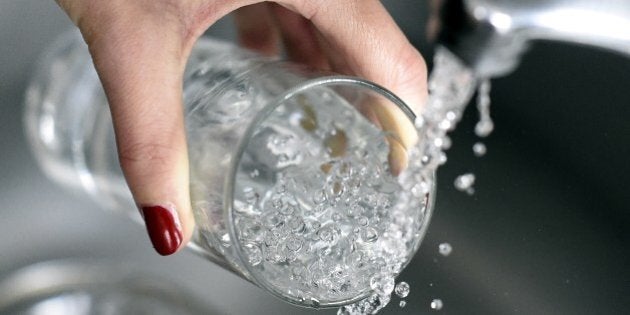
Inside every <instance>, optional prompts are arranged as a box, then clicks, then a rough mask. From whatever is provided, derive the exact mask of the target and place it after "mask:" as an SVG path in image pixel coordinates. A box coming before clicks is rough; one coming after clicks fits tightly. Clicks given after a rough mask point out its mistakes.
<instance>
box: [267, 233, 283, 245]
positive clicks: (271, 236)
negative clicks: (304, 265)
mask: <svg viewBox="0 0 630 315" xmlns="http://www.w3.org/2000/svg"><path fill="white" fill-rule="evenodd" d="M279 239H280V233H278V232H277V231H267V233H265V238H264V242H265V245H267V246H275V245H276V244H278V240H279Z"/></svg>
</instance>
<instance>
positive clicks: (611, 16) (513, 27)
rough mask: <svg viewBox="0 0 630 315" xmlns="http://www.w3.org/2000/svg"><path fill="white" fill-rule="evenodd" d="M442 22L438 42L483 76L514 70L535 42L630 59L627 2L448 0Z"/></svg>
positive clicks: (602, 0)
mask: <svg viewBox="0 0 630 315" xmlns="http://www.w3.org/2000/svg"><path fill="white" fill-rule="evenodd" d="M440 21H441V24H442V28H441V32H440V35H439V42H440V43H441V44H442V45H444V46H446V47H447V48H448V49H449V50H451V51H452V52H453V53H454V54H456V55H457V56H459V57H460V58H461V59H462V60H463V61H464V62H465V63H467V64H468V66H470V67H471V68H472V69H473V70H474V71H475V73H476V75H477V76H480V77H496V76H501V75H505V74H507V73H509V72H511V71H512V70H513V69H514V68H515V67H516V66H517V65H518V62H519V60H520V56H521V54H522V53H523V52H524V51H525V50H526V48H527V46H528V43H529V42H531V41H532V40H537V39H542V40H556V41H564V42H572V43H578V44H585V45H590V46H597V47H601V48H605V49H608V50H612V51H617V52H620V53H622V54H625V55H627V56H628V57H630V1H628V0H520V1H514V0H445V2H444V4H443V6H442V7H441V10H440Z"/></svg>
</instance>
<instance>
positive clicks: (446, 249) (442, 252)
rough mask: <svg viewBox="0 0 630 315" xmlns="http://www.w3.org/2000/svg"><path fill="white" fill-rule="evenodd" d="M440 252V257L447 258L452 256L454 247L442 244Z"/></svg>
mask: <svg viewBox="0 0 630 315" xmlns="http://www.w3.org/2000/svg"><path fill="white" fill-rule="evenodd" d="M438 251H439V252H440V255H442V256H444V257H446V256H448V255H450V254H451V252H452V251H453V247H452V246H451V244H449V243H442V244H440V245H439V246H438Z"/></svg>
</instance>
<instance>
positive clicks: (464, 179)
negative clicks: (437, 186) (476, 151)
mask: <svg viewBox="0 0 630 315" xmlns="http://www.w3.org/2000/svg"><path fill="white" fill-rule="evenodd" d="M474 184H475V174H473V173H466V174H463V175H459V176H457V178H456V179H455V183H454V185H455V188H456V189H457V190H459V191H465V192H467V193H468V194H469V195H472V194H473V193H474V192H475V189H474V188H473V185H474Z"/></svg>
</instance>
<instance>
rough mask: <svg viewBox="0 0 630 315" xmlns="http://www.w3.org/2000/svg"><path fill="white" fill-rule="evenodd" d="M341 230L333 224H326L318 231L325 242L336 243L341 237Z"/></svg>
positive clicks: (318, 234)
mask: <svg viewBox="0 0 630 315" xmlns="http://www.w3.org/2000/svg"><path fill="white" fill-rule="evenodd" d="M339 234H340V231H339V229H338V228H337V227H335V226H333V225H328V226H324V227H322V228H321V229H319V231H317V236H319V239H321V240H322V241H324V242H327V243H334V242H336V241H337V240H338V239H339Z"/></svg>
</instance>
